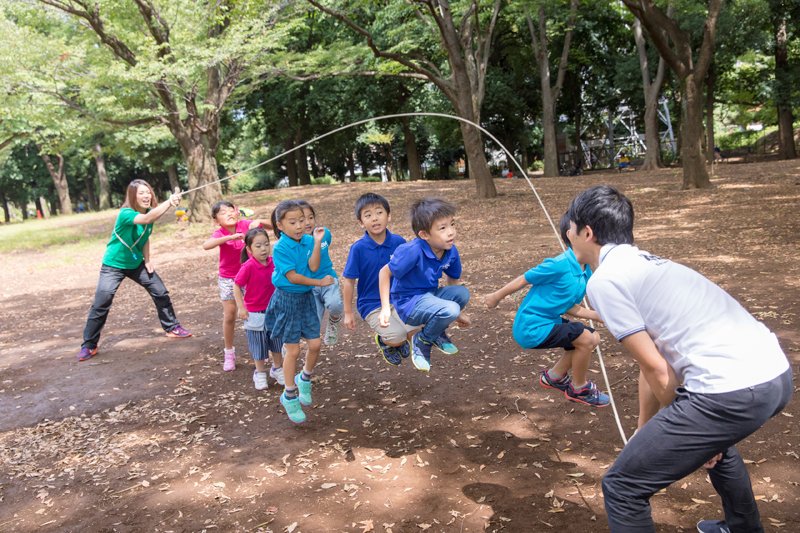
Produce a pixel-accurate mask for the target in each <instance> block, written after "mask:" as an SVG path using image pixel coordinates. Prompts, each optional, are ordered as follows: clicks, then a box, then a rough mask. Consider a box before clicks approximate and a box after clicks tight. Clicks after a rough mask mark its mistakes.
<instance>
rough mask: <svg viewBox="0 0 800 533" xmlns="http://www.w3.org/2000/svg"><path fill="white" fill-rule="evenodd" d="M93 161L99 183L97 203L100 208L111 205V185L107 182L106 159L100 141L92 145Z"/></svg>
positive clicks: (107, 207)
mask: <svg viewBox="0 0 800 533" xmlns="http://www.w3.org/2000/svg"><path fill="white" fill-rule="evenodd" d="M94 163H95V165H96V167H97V182H98V184H99V185H100V198H99V202H98V205H99V207H100V210H101V211H102V210H103V209H109V208H110V207H111V187H110V186H109V184H108V172H106V161H105V158H103V147H102V146H100V143H97V144H95V145H94Z"/></svg>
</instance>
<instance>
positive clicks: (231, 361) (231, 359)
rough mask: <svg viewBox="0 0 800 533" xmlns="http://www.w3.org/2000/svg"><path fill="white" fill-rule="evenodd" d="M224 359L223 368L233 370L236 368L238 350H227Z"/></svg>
mask: <svg viewBox="0 0 800 533" xmlns="http://www.w3.org/2000/svg"><path fill="white" fill-rule="evenodd" d="M224 353H225V355H224V360H223V362H222V370H224V371H225V372H231V371H233V370H236V350H235V349H234V350H225V352H224Z"/></svg>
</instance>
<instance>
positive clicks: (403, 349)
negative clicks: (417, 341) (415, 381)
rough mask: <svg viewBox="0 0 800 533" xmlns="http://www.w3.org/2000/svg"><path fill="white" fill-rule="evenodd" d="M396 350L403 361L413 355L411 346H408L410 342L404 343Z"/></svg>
mask: <svg viewBox="0 0 800 533" xmlns="http://www.w3.org/2000/svg"><path fill="white" fill-rule="evenodd" d="M395 349H396V350H397V353H399V354H400V357H402V358H403V359H407V358H408V356H409V355H411V346H410V345H409V344H408V341H406V342H404V343H403V344H401V345H400V346H397V347H395Z"/></svg>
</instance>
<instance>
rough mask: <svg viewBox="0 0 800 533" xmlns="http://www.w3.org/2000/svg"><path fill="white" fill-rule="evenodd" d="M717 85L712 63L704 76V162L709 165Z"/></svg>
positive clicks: (712, 155) (712, 154)
mask: <svg viewBox="0 0 800 533" xmlns="http://www.w3.org/2000/svg"><path fill="white" fill-rule="evenodd" d="M716 85H717V71H716V68H715V67H714V63H711V66H710V67H709V68H708V75H707V76H706V161H708V164H709V165H713V164H714V146H716V141H715V140H714V98H715V96H714V91H715V89H716Z"/></svg>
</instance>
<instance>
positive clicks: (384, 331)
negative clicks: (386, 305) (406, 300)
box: [364, 306, 419, 346]
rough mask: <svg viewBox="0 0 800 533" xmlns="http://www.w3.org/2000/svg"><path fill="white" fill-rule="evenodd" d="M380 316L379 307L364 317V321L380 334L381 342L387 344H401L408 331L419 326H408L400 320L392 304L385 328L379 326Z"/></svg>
mask: <svg viewBox="0 0 800 533" xmlns="http://www.w3.org/2000/svg"><path fill="white" fill-rule="evenodd" d="M380 316H381V308H380V307H379V308H377V309H375V310H374V311H373V312H371V313H370V314H368V315H367V316H366V317H364V321H365V322H366V323H367V324H369V327H371V328H372V331H374V332H375V333H377V334H378V335H380V336H381V339H383V342H385V343H387V344H391V345H395V346H396V345H399V344H402V343H403V342H404V341H405V340H406V339H407V338H408V334H409V332H411V331H414V330H416V329H419V326H409V325H408V324H406V323H405V322H403V321H402V320H400V315H398V314H397V310H396V309H395V308H394V306H392V314H391V316H390V317H389V325H388V326H386V327H385V328H384V327H381V323H380Z"/></svg>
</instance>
